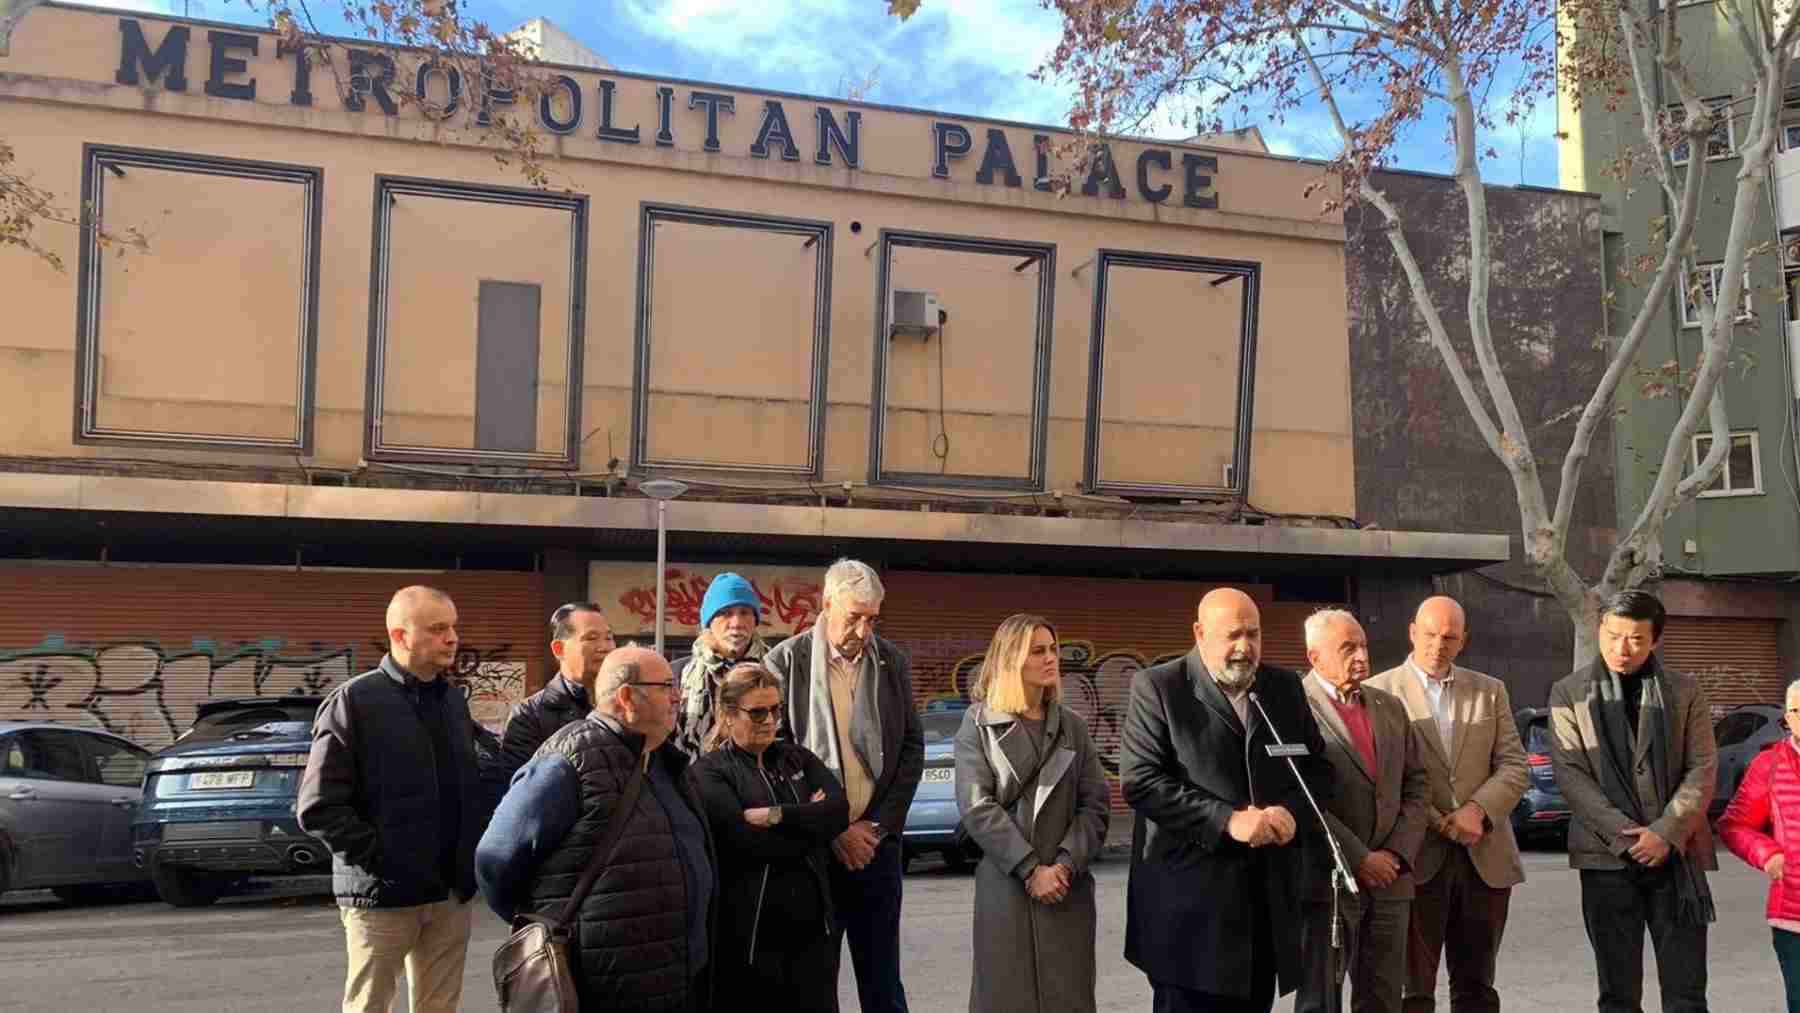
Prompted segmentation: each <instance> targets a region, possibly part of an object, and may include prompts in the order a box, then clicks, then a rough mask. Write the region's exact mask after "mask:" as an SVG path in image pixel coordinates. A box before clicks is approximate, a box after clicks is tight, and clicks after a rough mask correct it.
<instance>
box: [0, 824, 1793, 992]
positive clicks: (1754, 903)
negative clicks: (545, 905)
mask: <svg viewBox="0 0 1800 1013" xmlns="http://www.w3.org/2000/svg"><path fill="white" fill-rule="evenodd" d="M1525 863H1526V872H1527V876H1528V881H1527V883H1526V884H1525V885H1524V886H1522V887H1520V888H1518V889H1517V890H1516V891H1515V892H1514V895H1513V901H1512V914H1511V918H1510V920H1509V923H1508V925H1507V933H1506V944H1505V946H1504V948H1503V949H1502V951H1501V955H1500V982H1499V985H1500V991H1501V996H1502V1002H1503V1005H1504V1006H1505V1007H1506V1008H1508V1009H1513V1010H1527V1011H1534V1013H1535V1011H1556V1013H1561V1011H1568V1013H1577V1011H1585V1010H1591V1009H1593V1008H1594V972H1593V959H1592V955H1591V952H1590V951H1589V949H1588V944H1587V938H1586V936H1585V935H1584V934H1583V931H1582V927H1581V909H1580V892H1579V885H1578V881H1577V879H1576V876H1575V874H1574V873H1573V872H1571V871H1570V870H1569V869H1568V867H1567V860H1566V858H1565V857H1564V856H1563V855H1561V854H1560V853H1556V852H1550V851H1533V852H1528V853H1527V854H1526V856H1525ZM1722 864H1723V865H1724V868H1723V869H1722V870H1721V871H1720V872H1719V873H1717V874H1715V875H1714V876H1713V877H1712V885H1713V893H1714V896H1715V898H1716V899H1717V903H1718V909H1719V922H1718V923H1717V924H1715V925H1714V926H1712V935H1711V939H1710V946H1709V952H1710V971H1711V989H1710V996H1711V1006H1712V1009H1713V1010H1715V1011H1719V1013H1781V1010H1782V1009H1783V1005H1782V999H1781V976H1780V973H1779V972H1778V971H1777V970H1776V966H1775V958H1774V954H1773V953H1772V951H1771V950H1770V945H1769V929H1768V927H1767V925H1766V924H1765V923H1764V922H1763V919H1762V903H1763V894H1764V880H1763V878H1762V876H1761V875H1760V874H1758V873H1756V872H1754V871H1753V870H1751V869H1749V868H1747V867H1746V866H1745V865H1744V864H1743V863H1742V862H1739V861H1738V860H1737V859H1736V858H1733V857H1731V856H1730V855H1723V856H1722ZM1097 875H1098V877H1099V880H1100V933H1099V941H1098V946H1099V971H1100V982H1099V1005H1100V1009H1101V1010H1104V1011H1114V1010H1117V1011H1124V1010H1130V1011H1137V1013H1141V1011H1146V1010H1148V1009H1149V1008H1150V990H1149V986H1148V985H1147V984H1146V982H1145V981H1144V978H1143V975H1141V974H1139V973H1138V972H1137V970H1136V969H1135V968H1133V967H1131V966H1130V965H1129V964H1127V963H1125V960H1124V958H1123V956H1122V954H1123V949H1124V934H1125V877H1126V863H1125V861H1124V860H1123V859H1120V858H1112V859H1109V860H1108V861H1106V862H1104V863H1102V864H1101V865H1100V866H1099V867H1098V869H1097ZM328 885H329V884H328V882H327V881H326V880H324V879H319V878H313V879H307V880H290V881H268V882H263V883H258V884H253V892H251V893H249V894H247V895H244V896H238V897H233V898H229V899H227V900H224V901H221V902H220V903H219V904H218V905H217V906H215V907H211V908H201V909H194V910H177V909H175V908H171V907H167V906H165V905H163V904H161V903H159V902H154V901H151V902H144V903H129V904H103V905H95V906H86V907H71V906H69V905H66V904H63V903H62V902H60V901H58V900H56V899H55V898H53V897H51V896H50V895H49V894H48V893H18V894H7V895H5V896H4V897H0V1010H21V1011H31V1013H61V1011H69V1013H88V1011H94V1010H106V1011H129V1013H200V1011H211V1010H218V1011H231V1013H264V1011H267V1013H295V1011H319V1013H324V1011H328V1010H335V1009H336V1008H337V1001H338V997H339V995H340V989H341V987H342V978H343V972H344V949H343V933H342V930H341V928H340V927H339V923H338V919H337V911H336V909H335V908H334V907H333V906H332V904H331V901H330V898H329V897H328V896H327V895H326V890H327V889H328ZM973 893H974V881H973V879H972V877H971V876H969V875H968V874H967V873H953V872H949V871H947V870H945V869H942V868H934V867H928V866H925V865H924V864H923V863H921V864H920V865H916V866H915V871H913V872H912V873H911V874H909V875H908V876H907V882H906V900H905V917H904V923H903V925H902V929H901V945H902V949H903V957H902V959H903V974H904V977H905V980H906V985H907V992H908V996H909V999H910V1005H911V1007H912V1009H913V1010H914V1013H951V1011H959V1010H963V1009H966V1008H967V1004H968V982H969V932H970V911H971V907H972V904H973V899H974V898H973ZM505 935H506V927H505V926H504V925H503V924H502V923H501V922H500V921H499V919H497V918H495V917H493V916H492V915H490V914H487V913H486V912H485V911H483V912H482V913H481V914H480V915H479V916H478V918H477V920H476V929H475V938H474V942H473V943H472V944H471V946H470V951H469V965H468V971H467V977H466V986H465V991H464V993H463V1007H462V1008H463V1009H465V1010H470V1011H476V1010H492V1009H494V1008H495V1007H494V1002H493V985H492V983H491V978H490V977H489V970H488V961H489V958H490V957H491V956H492V954H493V951H494V947H495V946H496V945H498V943H499V942H500V940H501V939H503V938H504V937H505ZM1645 949H1646V954H1645V972H1646V976H1647V981H1648V983H1649V984H1648V987H1647V989H1646V991H1647V993H1648V994H1647V995H1646V997H1645V1003H1644V1008H1645V1010H1646V1011H1648V1013H1658V1011H1660V1010H1661V1005H1660V1003H1658V1002H1657V1001H1656V998H1655V985H1654V981H1655V959H1654V957H1653V956H1652V955H1651V954H1650V953H1649V947H1648V946H1647V945H1646V947H1645ZM844 964H845V968H844V976H843V981H842V983H841V994H842V996H843V998H844V1003H843V1008H844V1009H845V1010H846V1011H852V1010H855V1009H856V1008H857V1006H856V992H855V986H854V983H853V982H852V980H851V976H850V973H849V961H848V959H847V958H846V960H845V961H844ZM1441 993H1442V989H1441V988H1440V994H1441ZM1445 1008H1446V1006H1445V1005H1444V1004H1443V1003H1440V1005H1439V1009H1440V1010H1441V1009H1445ZM1276 1009H1277V1010H1283V1011H1285V1010H1289V1009H1291V1004H1290V1003H1289V1002H1286V1001H1283V1002H1278V1003H1277V1004H1276Z"/></svg>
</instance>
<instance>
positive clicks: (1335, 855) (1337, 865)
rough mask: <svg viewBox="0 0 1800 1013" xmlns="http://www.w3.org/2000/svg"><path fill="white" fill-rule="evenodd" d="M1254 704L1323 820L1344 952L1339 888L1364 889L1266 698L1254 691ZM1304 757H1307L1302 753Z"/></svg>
mask: <svg viewBox="0 0 1800 1013" xmlns="http://www.w3.org/2000/svg"><path fill="white" fill-rule="evenodd" d="M1250 702H1251V703H1253V704H1255V705H1256V712H1257V713H1258V714H1261V715H1262V719H1263V724H1265V725H1268V726H1269V734H1270V735H1272V736H1274V737H1275V745H1274V746H1270V747H1269V754H1270V755H1271V756H1273V755H1276V747H1277V746H1279V747H1281V753H1280V755H1281V757H1282V759H1284V760H1286V761H1287V765H1288V769H1289V770H1291V771H1293V772H1294V780H1295V782H1297V783H1298V784H1299V785H1300V790H1301V791H1302V792H1304V793H1305V794H1306V804H1307V805H1310V806H1312V811H1313V815H1314V816H1317V817H1318V818H1319V829H1320V830H1323V831H1324V832H1325V842H1326V843H1327V844H1329V845H1331V864H1332V870H1331V885H1332V894H1331V896H1332V905H1331V906H1332V912H1331V948H1332V949H1334V950H1335V949H1341V948H1342V947H1343V940H1342V937H1341V936H1339V934H1338V931H1339V930H1338V915H1337V891H1338V890H1339V889H1344V890H1348V891H1350V892H1351V893H1361V892H1362V890H1361V889H1360V887H1359V886H1358V884H1357V882H1356V877H1355V876H1354V875H1352V874H1351V872H1350V863H1349V861H1347V860H1346V859H1345V858H1344V849H1343V847H1342V846H1341V845H1339V844H1338V839H1337V835H1336V834H1334V833H1332V832H1331V824H1330V823H1328V822H1326V821H1325V811H1324V810H1322V809H1320V808H1319V800H1318V799H1316V798H1313V793H1312V789H1311V788H1309V787H1307V784H1306V778H1304V777H1302V776H1301V775H1300V767H1299V765H1298V764H1296V763H1294V754H1293V752H1292V751H1291V750H1290V749H1289V747H1288V745H1287V743H1286V742H1284V741H1282V738H1281V733H1280V732H1278V731H1276V730H1275V722H1273V721H1271V720H1269V712H1268V711H1267V710H1265V709H1263V705H1262V698H1261V697H1260V696H1257V695H1256V692H1255V691H1254V690H1252V691H1251V692H1250ZM1298 748H1300V749H1302V750H1304V749H1305V748H1306V747H1305V745H1304V744H1302V745H1300V746H1299V747H1298ZM1301 755H1305V754H1304V753H1302V754H1301Z"/></svg>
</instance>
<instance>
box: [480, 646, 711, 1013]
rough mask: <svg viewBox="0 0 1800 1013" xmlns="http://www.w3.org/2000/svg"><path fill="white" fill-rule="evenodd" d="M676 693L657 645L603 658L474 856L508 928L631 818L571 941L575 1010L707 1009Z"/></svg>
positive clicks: (697, 846)
mask: <svg viewBox="0 0 1800 1013" xmlns="http://www.w3.org/2000/svg"><path fill="white" fill-rule="evenodd" d="M676 693H677V683H676V679H675V674H674V672H673V671H672V670H671V669H670V668H669V663H668V662H666V661H664V660H663V659H662V657H661V656H660V655H658V654H657V653H656V652H655V651H652V650H649V649H648V648H643V647H624V648H620V649H619V650H616V651H614V652H612V653H611V654H609V655H607V656H606V661H605V663H604V664H602V665H601V666H600V674H599V675H598V676H597V677H596V678H595V680H594V710H593V712H592V713H590V714H589V715H588V716H587V719H586V720H584V721H578V722H575V723H574V724H570V725H566V726H564V727H563V728H562V729H561V730H559V731H557V732H556V733H555V734H554V735H551V736H550V738H549V740H548V741H546V742H545V743H544V745H543V746H542V747H541V748H540V749H539V750H538V752H537V755H536V756H534V757H533V758H532V759H531V762H529V763H527V764H526V765H525V766H523V767H521V768H520V769H519V772H518V774H517V775H515V776H514V777H513V782H512V787H511V788H510V789H509V790H508V791H507V793H506V797H505V798H504V799H502V800H501V802H500V808H499V810H498V811H496V812H495V813H494V819H493V822H492V823H491V824H489V826H488V830H487V833H486V834H484V835H482V838H481V844H480V846H479V847H478V848H477V849H476V852H475V878H476V881H477V883H478V884H479V885H480V887H481V895H482V897H483V898H484V899H485V900H486V901H487V903H488V906H489V907H491V908H493V909H494V913H495V914H497V915H499V916H500V917H501V918H504V919H506V920H507V921H509V922H510V921H511V920H512V919H513V917H514V916H515V915H519V914H550V913H554V912H555V911H556V910H558V909H559V908H560V907H561V906H562V905H563V904H564V903H565V902H567V900H568V898H569V895H570V893H571V892H573V890H574V887H575V884H576V882H577V881H578V880H579V879H580V878H581V872H582V870H583V869H585V868H586V867H587V863H588V861H589V860H590V859H591V857H592V855H593V850H594V848H596V847H597V846H598V845H599V843H600V841H601V840H602V839H603V838H604V837H605V836H606V828H607V825H608V823H609V821H611V820H613V819H619V818H622V819H627V820H630V821H631V822H630V824H629V825H628V826H627V828H626V830H625V832H624V834H623V836H622V837H621V844H620V847H619V852H618V855H617V856H615V859H614V863H613V866H612V867H611V868H609V869H607V870H606V871H605V872H604V873H603V874H602V875H601V876H600V878H599V879H598V880H597V881H596V882H595V884H594V887H593V889H592V891H591V892H590V893H589V894H588V896H587V899H586V900H584V901H583V902H582V904H581V909H580V911H579V912H578V915H577V921H578V922H579V925H578V927H577V930H576V931H575V932H574V934H573V936H572V937H571V945H573V946H574V947H575V949H576V950H577V952H576V953H574V954H573V955H572V956H573V957H574V964H575V968H576V974H575V985H576V991H577V993H578V995H579V999H580V1004H581V1008H583V1009H596V1010H608V1011H617V1013H633V1011H643V1013H651V1011H663V1010H697V1009H708V1008H710V1006H711V1000H710V995H709V992H710V989H709V986H708V978H709V974H708V972H709V970H710V963H711V954H710V947H711V939H710V931H709V929H710V924H711V910H712V907H713V904H714V896H715V893H716V888H717V877H716V872H715V870H716V868H717V865H716V861H715V858H714V854H713V845H712V838H711V834H710V832H709V831H708V830H707V826H706V820H705V818H704V816H703V815H702V814H703V812H704V810H703V807H702V805H701V802H700V799H699V797H698V795H697V794H695V791H694V788H693V784H692V781H691V780H690V779H689V778H688V777H687V776H686V773H687V757H686V756H684V755H683V754H682V753H681V751H680V750H678V749H676V748H674V746H673V745H672V744H671V743H670V742H669V735H670V733H671V732H673V731H674V729H675V703H676ZM640 766H641V767H642V768H643V769H644V772H645V785H644V789H643V793H642V794H641V795H640V796H639V798H638V801H637V804H636V805H635V806H633V807H632V809H631V811H630V812H629V813H626V814H623V815H621V814H619V813H618V812H617V810H618V807H619V801H620V798H621V796H623V794H624V792H625V789H626V786H627V785H628V784H629V783H630V781H631V779H632V775H633V773H634V772H635V771H636V770H637V769H638V768H639V767H640Z"/></svg>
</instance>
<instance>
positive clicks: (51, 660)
mask: <svg viewBox="0 0 1800 1013" xmlns="http://www.w3.org/2000/svg"><path fill="white" fill-rule="evenodd" d="M407 584H430V585H432V586H435V587H440V588H443V589H444V590H445V591H446V592H448V593H449V594H450V596H451V597H452V598H454V599H455V600H456V605H457V611H458V614H459V619H460V627H459V633H460V634H461V640H462V646H461V649H460V652H459V658H458V675H457V678H458V680H459V681H460V682H461V683H462V684H463V685H464V686H465V687H466V688H467V689H468V692H469V694H470V701H471V709H472V710H473V711H475V712H476V717H477V719H478V720H483V721H486V722H488V723H490V724H494V723H497V721H498V719H500V718H503V717H504V715H505V707H506V706H507V705H508V704H509V702H510V701H511V700H515V699H517V698H518V697H519V696H521V695H522V694H523V691H524V687H525V686H526V685H528V684H531V683H532V682H534V681H541V680H542V679H543V672H542V670H543V666H544V660H543V659H544V654H545V651H546V646H545V645H546V644H547V641H548V631H547V630H546V629H545V628H544V621H545V616H544V615H542V614H541V613H542V612H543V589H542V579H541V577H540V576H539V575H538V574H535V573H509V572H492V571H476V570H458V571H432V572H405V573H397V572H391V571H353V570H329V571H327V570H300V571H295V570H282V569H263V568H250V567H165V566H118V565H115V566H25V565H19V566H5V567H0V720H38V721H42V720H56V721H70V722H81V723H87V724H93V725H97V726H100V727H104V728H109V729H111V730H113V731H116V732H119V733H121V734H124V735H127V736H129V737H130V738H132V739H134V740H136V741H137V742H140V743H142V744H143V745H145V746H148V747H150V748H156V747H159V746H162V745H165V744H167V743H168V742H170V741H171V740H172V739H173V738H174V737H175V736H176V735H179V734H180V733H181V732H182V731H184V730H185V729H186V728H187V726H188V725H189V724H190V723H192V720H193V715H194V708H195V706H196V705H197V704H198V703H199V702H200V701H201V700H204V699H206V698H207V697H210V696H227V695H231V696H236V695H246V696H248V695H278V694H282V693H289V692H299V691H323V690H328V689H330V688H331V687H333V686H336V685H338V684H340V683H342V682H343V681H344V680H346V679H348V678H350V677H352V676H354V675H356V674H358V673H360V672H363V671H366V670H367V669H369V668H372V667H374V665H375V664H376V662H378V661H379V660H380V658H381V655H382V653H383V651H385V650H386V634H385V632H384V631H383V628H382V627H383V613H384V611H385V610H386V608H387V602H388V599H389V598H390V597H391V596H392V595H393V593H394V591H395V590H397V589H399V588H401V587H403V586H406V585H407Z"/></svg>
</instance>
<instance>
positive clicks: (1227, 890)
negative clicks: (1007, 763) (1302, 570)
mask: <svg viewBox="0 0 1800 1013" xmlns="http://www.w3.org/2000/svg"><path fill="white" fill-rule="evenodd" d="M1278 738H1279V739H1280V740H1281V741H1280V742H1279V743H1278V742H1277V741H1276V740H1277V739H1278ZM1121 746H1122V749H1121V755H1120V765H1119V781H1120V784H1121V787H1122V789H1123V792H1124V795H1125V801H1126V802H1128V803H1129V804H1130V805H1131V808H1132V809H1133V810H1135V811H1136V813H1137V819H1136V823H1135V825H1134V826H1133V827H1132V834H1131V881H1130V886H1129V887H1128V890H1127V894H1126V903H1125V959H1127V960H1129V961H1131V962H1132V963H1133V964H1135V965H1136V966H1137V967H1138V968H1139V969H1141V970H1142V971H1143V972H1144V974H1145V975H1146V976H1148V977H1149V979H1150V985H1151V989H1152V992H1153V996H1154V999H1153V1009H1154V1010H1155V1011H1156V1013H1188V1011H1195V1013H1197V1011H1200V1010H1208V1011H1218V1010H1224V1011H1238V1013H1267V1011H1268V1010H1269V1008H1270V1006H1271V1005H1272V1004H1273V1002H1274V997H1275V995H1276V992H1277V989H1278V988H1279V991H1280V993H1281V994H1283V995H1285V994H1287V993H1288V992H1292V991H1293V990H1294V989H1295V988H1296V987H1298V985H1299V982H1300V974H1301V966H1300V937H1301V928H1302V926H1301V911H1300V905H1299V896H1298V890H1299V887H1300V885H1301V881H1302V879H1303V866H1304V851H1303V848H1302V847H1300V846H1290V845H1295V844H1296V841H1298V840H1301V839H1303V838H1305V837H1307V836H1310V835H1313V834H1317V833H1318V832H1319V831H1318V821H1317V818H1316V817H1315V816H1314V815H1313V812H1312V809H1311V807H1310V806H1308V805H1307V802H1306V796H1305V794H1304V792H1303V790H1302V788H1301V786H1300V784H1299V782H1298V781H1296V780H1295V778H1294V773H1293V770H1292V769H1291V768H1290V767H1289V766H1288V762H1289V760H1290V759H1291V760H1292V761H1293V763H1294V764H1295V765H1296V766H1297V767H1298V768H1299V770H1300V772H1301V774H1302V776H1304V777H1305V778H1306V782H1307V784H1308V785H1309V786H1311V788H1312V790H1313V794H1314V796H1315V797H1317V798H1318V800H1319V804H1320V805H1325V804H1327V803H1328V802H1329V797H1330V793H1331V783H1332V782H1331V777H1330V768H1329V766H1328V761H1327V760H1326V759H1325V758H1324V757H1325V741H1324V739H1323V738H1322V737H1321V735H1320V733H1319V725H1318V722H1317V721H1316V720H1315V719H1314V717H1313V713H1312V708H1311V706H1309V705H1308V704H1307V702H1306V692H1305V690H1304V688H1303V687H1302V683H1301V681H1300V676H1299V675H1297V674H1295V673H1294V672H1290V671H1288V670H1286V669H1283V668H1275V667H1272V666H1269V665H1264V664H1262V617H1261V613H1260V611H1259V610H1258V609H1257V607H1256V602H1255V601H1253V600H1252V599H1251V598H1250V596H1249V595H1247V594H1245V593H1244V592H1242V591H1240V590H1238V589H1236V588H1229V587H1222V588H1217V589H1215V590H1213V591H1211V592H1208V593H1207V595H1206V596H1205V597H1204V598H1202V599H1200V609H1199V613H1198V616H1197V621H1196V622H1195V623H1194V649H1193V650H1192V651H1189V652H1188V653H1187V654H1186V655H1185V656H1184V657H1180V658H1176V659H1174V660H1173V661H1169V662H1166V663H1164V664H1161V665H1157V666H1155V667H1153V668H1147V669H1145V670H1144V671H1142V672H1139V673H1138V674H1137V677H1136V678H1135V679H1133V680H1132V684H1131V702H1130V705H1129V710H1128V711H1127V714H1126V718H1125V729H1124V732H1123V734H1122V736H1121Z"/></svg>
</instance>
